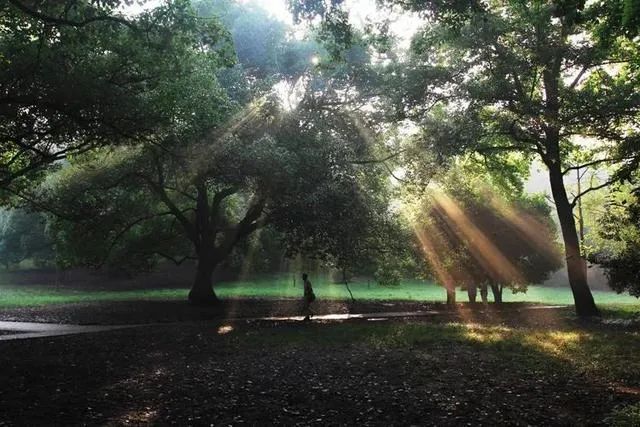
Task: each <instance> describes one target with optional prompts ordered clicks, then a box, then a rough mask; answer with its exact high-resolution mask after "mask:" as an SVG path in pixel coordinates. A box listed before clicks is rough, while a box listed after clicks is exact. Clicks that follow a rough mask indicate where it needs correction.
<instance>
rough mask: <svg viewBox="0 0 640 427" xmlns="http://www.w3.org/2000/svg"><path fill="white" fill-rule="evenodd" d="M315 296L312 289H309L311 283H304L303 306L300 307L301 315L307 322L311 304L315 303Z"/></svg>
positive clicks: (306, 281) (307, 281)
mask: <svg viewBox="0 0 640 427" xmlns="http://www.w3.org/2000/svg"><path fill="white" fill-rule="evenodd" d="M315 299H316V295H315V294H314V293H313V288H312V287H311V282H310V281H309V280H306V279H305V281H304V304H303V306H302V311H303V314H304V315H305V320H309V318H310V316H311V303H312V302H313V301H315Z"/></svg>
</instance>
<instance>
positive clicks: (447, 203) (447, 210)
mask: <svg viewBox="0 0 640 427" xmlns="http://www.w3.org/2000/svg"><path fill="white" fill-rule="evenodd" d="M434 200H435V202H436V208H437V209H439V210H440V211H441V212H442V218H443V219H444V220H445V221H446V222H447V224H448V225H449V226H450V227H451V228H452V229H453V230H454V231H455V232H456V233H458V234H459V237H460V238H462V239H463V240H464V241H465V242H466V243H467V245H468V248H469V250H470V251H471V254H472V255H473V257H474V258H475V259H476V260H477V261H478V262H479V263H480V265H481V266H482V268H483V269H484V270H485V271H486V272H487V273H489V274H490V275H491V276H492V278H493V279H494V280H496V281H502V282H505V283H510V282H511V283H513V282H516V283H522V282H523V281H524V278H523V276H522V274H521V273H520V272H519V271H518V269H517V268H516V267H515V266H514V265H513V264H512V263H511V262H510V261H509V260H508V259H507V258H506V257H505V256H504V255H503V254H502V252H501V251H500V250H499V249H498V248H497V247H496V245H495V244H493V242H492V241H491V240H490V239H489V238H488V237H487V236H486V235H485V234H484V233H483V232H482V230H480V229H479V228H478V227H477V226H476V225H475V224H474V223H473V221H472V220H471V219H469V217H468V216H467V214H466V213H465V212H464V211H463V210H462V208H461V207H460V206H459V205H458V203H457V202H456V201H455V200H454V199H452V198H451V197H449V196H448V195H446V194H444V193H438V194H437V195H436V196H435V197H434Z"/></svg>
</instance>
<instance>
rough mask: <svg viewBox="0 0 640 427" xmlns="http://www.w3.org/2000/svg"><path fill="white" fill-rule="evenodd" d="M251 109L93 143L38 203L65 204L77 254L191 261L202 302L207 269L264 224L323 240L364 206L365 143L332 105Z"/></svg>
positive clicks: (208, 287) (208, 288) (68, 236)
mask: <svg viewBox="0 0 640 427" xmlns="http://www.w3.org/2000/svg"><path fill="white" fill-rule="evenodd" d="M253 108H254V110H253V111H242V113H240V114H239V115H237V116H235V117H234V119H232V120H231V121H230V122H229V123H227V125H226V126H224V127H222V128H221V129H220V130H219V131H217V132H214V133H212V134H209V135H208V136H207V137H205V138H203V139H201V140H195V141H192V142H190V143H187V144H185V142H188V141H185V140H182V141H181V144H180V145H178V146H175V147H174V148H173V149H172V150H169V151H167V150H166V148H167V146H166V145H164V147H163V149H160V148H156V147H138V148H129V149H121V150H117V151H116V152H114V153H113V154H111V155H105V153H97V154H95V155H92V156H89V157H88V158H86V159H79V160H78V161H77V162H73V163H72V166H70V167H67V168H65V169H64V170H63V171H61V173H60V175H59V176H58V177H54V178H52V179H51V180H50V185H51V187H48V188H46V189H45V190H44V191H43V197H44V198H45V200H43V202H42V204H43V205H46V206H48V207H49V208H50V209H51V210H54V209H55V210H56V211H58V212H60V211H66V214H63V215H59V217H60V218H62V222H61V223H60V225H59V229H60V230H61V232H62V233H61V234H59V235H58V237H59V238H60V239H63V240H65V241H66V243H67V248H68V250H69V252H70V253H71V254H73V256H74V257H75V259H76V261H80V262H83V263H89V264H94V265H99V264H102V263H104V262H105V261H110V262H112V263H116V264H117V263H122V262H128V263H134V264H135V265H136V266H147V265H150V264H149V263H152V262H153V261H154V259H157V257H158V256H161V257H165V258H170V259H174V260H176V261H178V262H179V260H180V259H188V258H192V259H197V272H196V277H195V280H194V283H193V286H192V288H191V291H190V294H189V299H190V300H191V301H193V302H195V303H211V302H215V301H216V300H217V297H216V295H215V292H214V290H213V283H212V273H213V271H214V269H215V268H216V267H217V266H218V265H219V264H220V263H221V262H223V261H224V260H225V259H226V258H227V257H228V256H229V254H230V253H231V251H232V250H233V248H234V247H235V246H236V245H237V244H238V243H239V242H240V241H242V240H243V239H245V238H247V236H249V235H250V234H251V233H253V232H254V231H256V230H257V229H259V228H261V227H263V226H265V225H267V224H270V225H272V226H273V227H275V228H276V229H279V230H281V231H283V232H286V231H290V232H291V233H290V238H291V239H292V240H291V244H293V245H301V244H302V242H303V241H306V240H314V239H315V241H316V245H314V249H315V250H316V251H320V250H323V247H326V244H325V243H323V242H326V241H327V237H326V234H327V233H331V232H332V229H331V224H332V221H333V219H334V218H335V217H336V216H340V215H360V214H362V213H363V212H365V211H366V210H367V209H368V205H367V204H366V200H367V197H366V194H365V193H364V192H363V190H362V189H361V186H360V182H361V180H360V178H359V176H360V175H361V172H360V171H358V170H357V169H356V167H355V166H354V165H353V164H352V163H351V160H352V159H354V158H360V157H362V156H363V155H364V153H366V152H367V150H368V144H367V141H364V140H362V138H360V137H359V136H358V132H357V129H356V128H355V126H354V125H353V123H351V122H350V121H349V119H348V117H344V116H342V115H340V114H338V113H334V112H329V111H326V110H324V111H316V110H314V109H311V110H306V109H304V108H302V107H300V108H299V109H298V110H296V111H290V112H283V111H279V110H278V109H277V107H275V106H274V105H273V104H271V103H268V102H267V103H265V105H262V106H255V105H254V106H253ZM67 206H73V208H72V209H71V210H69V209H68V208H66V209H65V207H67ZM64 218H66V220H65V219H64ZM366 226H367V224H362V225H361V226H358V227H357V228H358V230H359V231H360V232H361V233H364V232H366ZM87 240H90V241H91V242H93V243H92V244H90V245H87ZM318 242H319V243H318Z"/></svg>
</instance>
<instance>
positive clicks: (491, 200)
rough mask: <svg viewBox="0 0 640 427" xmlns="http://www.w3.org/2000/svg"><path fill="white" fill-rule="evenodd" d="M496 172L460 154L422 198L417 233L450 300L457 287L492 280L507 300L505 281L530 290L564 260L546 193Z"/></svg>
mask: <svg viewBox="0 0 640 427" xmlns="http://www.w3.org/2000/svg"><path fill="white" fill-rule="evenodd" d="M496 177H498V178H499V173H498V175H497V176H496V175H492V174H491V173H488V172H487V170H486V169H485V168H484V167H477V166H476V165H475V162H473V161H469V159H465V160H459V161H458V162H456V165H455V166H454V167H453V168H452V169H451V170H450V171H448V172H447V173H446V174H445V175H444V176H442V177H440V178H439V179H438V185H437V186H436V187H435V188H433V187H432V188H431V189H429V190H428V191H427V197H426V199H424V201H423V202H421V203H419V204H418V211H417V213H416V214H415V215H414V216H415V218H414V219H413V220H414V222H415V223H416V231H417V232H416V235H417V236H418V239H419V242H420V244H421V246H422V249H423V251H424V256H425V259H426V261H427V263H428V264H429V266H430V270H431V272H432V274H433V276H434V277H435V278H436V279H437V280H438V281H439V282H440V283H441V284H442V285H443V286H444V287H445V288H446V290H447V302H448V303H449V304H452V303H455V288H456V287H457V286H462V287H466V288H467V289H471V290H475V289H476V287H478V286H480V287H485V286H490V287H491V289H492V291H493V295H494V301H495V302H497V303H500V302H502V293H503V289H504V288H505V287H507V288H511V289H512V290H513V291H514V292H516V291H526V289H527V285H528V284H531V283H540V282H542V281H544V280H546V279H547V278H548V276H549V274H550V273H551V272H553V271H555V270H557V269H559V268H560V267H561V265H562V257H561V256H560V251H559V250H558V249H559V248H558V247H557V245H556V244H555V240H556V228H555V224H554V223H553V220H552V219H551V216H550V213H551V212H550V209H549V207H548V206H547V204H546V201H545V200H544V198H543V197H539V196H528V195H525V194H524V193H523V191H522V190H520V191H517V190H514V188H513V187H510V186H507V187H505V186H504V182H503V183H501V182H500V180H496V179H495V178H496ZM471 295H475V293H471V292H470V296H471Z"/></svg>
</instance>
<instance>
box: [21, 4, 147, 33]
mask: <svg viewBox="0 0 640 427" xmlns="http://www.w3.org/2000/svg"><path fill="white" fill-rule="evenodd" d="M9 3H11V4H12V5H13V6H14V7H16V8H17V9H19V10H20V11H21V12H23V13H25V14H27V15H29V16H31V17H33V18H36V19H39V20H41V21H44V22H47V23H49V24H56V25H65V26H70V27H75V28H82V27H84V26H86V25H89V24H92V23H94V22H104V21H108V22H115V23H118V24H121V25H125V26H127V27H129V28H131V29H132V30H137V27H136V26H135V25H134V24H133V23H132V22H130V21H127V20H126V19H124V18H120V17H117V16H112V15H100V16H94V17H92V18H87V19H85V20H84V21H72V20H69V19H65V18H56V17H54V16H49V15H46V14H44V13H42V12H40V11H38V10H34V9H31V8H30V7H28V6H27V5H25V4H24V3H22V2H20V1H18V0H9Z"/></svg>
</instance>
